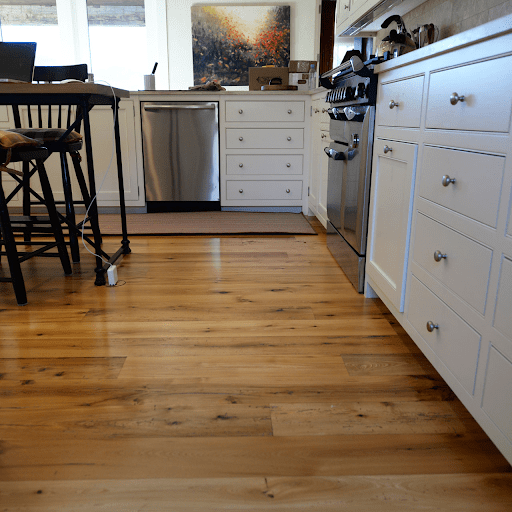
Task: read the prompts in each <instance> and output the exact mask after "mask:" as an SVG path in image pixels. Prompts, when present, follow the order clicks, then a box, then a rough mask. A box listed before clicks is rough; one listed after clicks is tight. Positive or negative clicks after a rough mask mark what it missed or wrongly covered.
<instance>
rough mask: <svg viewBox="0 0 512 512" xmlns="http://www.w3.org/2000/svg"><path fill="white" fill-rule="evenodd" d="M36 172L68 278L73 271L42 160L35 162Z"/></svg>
mask: <svg viewBox="0 0 512 512" xmlns="http://www.w3.org/2000/svg"><path fill="white" fill-rule="evenodd" d="M37 172H38V174H39V180H40V181H41V189H42V191H43V197H44V200H45V203H46V209H47V210H48V216H49V217H50V223H51V225H52V229H53V233H54V235H55V241H56V242H57V244H58V245H57V249H58V251H59V255H60V261H61V263H62V268H63V269H64V273H65V274H66V275H67V276H68V275H70V274H72V273H73V271H72V270H71V263H70V261H69V255H68V251H67V249H66V242H65V240H64V234H63V233H62V225H61V223H60V220H59V216H58V215H57V209H56V208H55V201H54V199H53V193H52V189H51V187H50V182H49V181H48V176H47V174H46V169H45V167H44V164H43V161H42V160H37Z"/></svg>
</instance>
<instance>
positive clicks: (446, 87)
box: [426, 56, 512, 132]
mask: <svg viewBox="0 0 512 512" xmlns="http://www.w3.org/2000/svg"><path fill="white" fill-rule="evenodd" d="M510 69H512V56H508V57H502V58H499V59H492V60H488V61H485V62H477V63H475V64H469V65H464V66H459V67H456V68H452V69H446V70H443V71H436V72H433V73H432V74H431V76H430V86H429V91H428V103H427V118H426V127H427V128H446V129H451V130H476V131H484V132H508V131H509V130H510V113H511V107H512V73H510V72H509V70H510ZM505 70H507V71H508V72H505ZM483 77H485V80H483V79H482V78H483ZM454 93H456V94H457V96H458V97H459V98H460V97H461V96H464V101H457V102H456V103H455V101H456V98H455V97H453V99H452V95H453V94H454ZM452 102H454V103H455V104H452Z"/></svg>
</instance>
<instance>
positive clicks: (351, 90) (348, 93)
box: [345, 87, 354, 100]
mask: <svg viewBox="0 0 512 512" xmlns="http://www.w3.org/2000/svg"><path fill="white" fill-rule="evenodd" d="M345 99H346V100H352V99H354V88H353V87H347V90H346V91H345Z"/></svg>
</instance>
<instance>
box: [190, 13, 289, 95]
mask: <svg viewBox="0 0 512 512" xmlns="http://www.w3.org/2000/svg"><path fill="white" fill-rule="evenodd" d="M192 50H193V57H194V85H200V84H203V83H205V82H208V81H211V80H217V81H218V82H219V83H220V84H221V85H223V86H224V85H228V86H229V85H249V68H250V67H260V66H278V67H286V66H288V62H289V60H290V6H282V5H280V6H237V7H227V6H223V7H210V6H193V7H192Z"/></svg>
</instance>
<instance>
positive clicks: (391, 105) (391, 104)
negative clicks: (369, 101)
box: [389, 100, 399, 109]
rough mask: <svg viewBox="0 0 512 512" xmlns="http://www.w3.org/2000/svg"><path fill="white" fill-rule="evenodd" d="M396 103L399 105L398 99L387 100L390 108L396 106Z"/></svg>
mask: <svg viewBox="0 0 512 512" xmlns="http://www.w3.org/2000/svg"><path fill="white" fill-rule="evenodd" d="M398 105H399V103H398V101H394V100H391V101H390V102H389V108H391V109H393V108H395V107H396V108H398Z"/></svg>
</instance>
